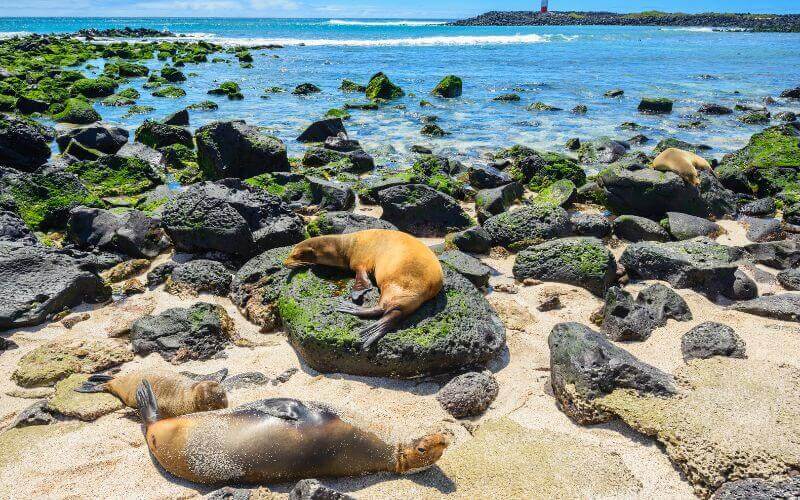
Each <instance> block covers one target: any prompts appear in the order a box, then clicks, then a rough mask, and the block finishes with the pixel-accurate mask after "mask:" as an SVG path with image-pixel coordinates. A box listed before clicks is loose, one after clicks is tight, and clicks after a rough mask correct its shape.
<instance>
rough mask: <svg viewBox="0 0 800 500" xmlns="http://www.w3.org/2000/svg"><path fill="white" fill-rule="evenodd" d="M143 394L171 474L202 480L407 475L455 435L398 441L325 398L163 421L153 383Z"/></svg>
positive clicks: (152, 438)
mask: <svg viewBox="0 0 800 500" xmlns="http://www.w3.org/2000/svg"><path fill="white" fill-rule="evenodd" d="M137 400H138V401H139V402H138V406H139V413H140V415H141V417H142V422H143V424H144V428H145V429H144V430H145V438H146V440H147V446H148V447H149V449H150V452H151V453H152V454H153V456H154V457H155V459H156V460H157V461H158V463H159V464H161V466H162V467H163V468H164V469H166V470H167V471H168V472H170V473H171V474H173V475H175V476H178V477H180V478H183V479H187V480H189V481H193V482H195V483H201V484H241V483H250V484H254V483H257V484H263V483H272V482H282V481H288V480H297V479H306V478H317V477H344V476H359V475H363V474H369V473H373V472H382V471H389V472H396V473H399V474H407V473H412V472H416V471H419V470H422V469H425V468H427V467H430V466H431V465H433V464H434V463H435V462H436V461H437V460H439V458H440V457H441V456H442V453H443V452H444V450H445V448H446V447H447V445H448V443H449V440H448V438H447V436H446V435H444V434H439V433H435V434H430V435H427V436H425V437H422V438H420V439H416V440H414V441H412V442H410V443H407V444H392V443H387V442H385V441H384V440H382V439H381V438H380V437H379V436H378V435H377V434H375V433H373V432H371V431H368V430H365V429H363V428H361V427H358V426H356V425H354V424H353V423H350V422H349V421H346V420H344V418H343V417H342V416H341V415H340V414H339V412H337V411H335V410H333V409H332V408H330V407H328V406H327V405H323V404H320V403H304V402H301V401H297V400H295V399H265V400H261V401H255V402H253V403H249V404H246V405H243V406H240V407H238V408H235V409H229V410H218V411H213V412H205V413H195V414H192V415H185V416H182V417H176V418H168V419H164V420H160V417H159V413H158V412H159V410H158V401H157V399H156V396H155V394H154V393H153V390H152V388H151V387H150V385H149V384H148V383H147V381H144V382H142V385H141V386H140V388H139V390H138V392H137Z"/></svg>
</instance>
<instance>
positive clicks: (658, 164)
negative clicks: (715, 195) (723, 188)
mask: <svg viewBox="0 0 800 500" xmlns="http://www.w3.org/2000/svg"><path fill="white" fill-rule="evenodd" d="M653 168H654V169H656V170H659V171H661V172H673V173H675V174H678V175H679V176H681V178H682V179H683V180H684V181H686V182H687V183H689V184H692V185H694V186H699V185H700V177H699V176H698V175H697V171H698V170H707V171H708V172H709V173H710V174H711V175H713V176H714V177H716V176H717V174H716V172H714V169H713V168H711V165H710V164H709V163H708V162H707V161H706V160H705V158H703V157H701V156H698V155H696V154H694V153H692V152H691V151H684V150H682V149H678V148H667V149H665V150H664V151H662V152H661V154H659V155H658V156H656V159H655V160H653Z"/></svg>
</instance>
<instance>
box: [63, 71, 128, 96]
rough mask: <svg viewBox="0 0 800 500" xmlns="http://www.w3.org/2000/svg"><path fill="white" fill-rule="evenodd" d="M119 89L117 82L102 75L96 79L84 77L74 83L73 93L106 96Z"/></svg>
mask: <svg viewBox="0 0 800 500" xmlns="http://www.w3.org/2000/svg"><path fill="white" fill-rule="evenodd" d="M115 90H117V82H116V81H114V80H112V79H111V78H108V77H105V76H101V77H98V78H95V79H91V78H82V79H80V80H78V81H76V82H75V83H73V84H72V93H73V94H74V95H82V96H83V97H89V98H92V97H106V96H110V95H111V94H113V93H114V91H115Z"/></svg>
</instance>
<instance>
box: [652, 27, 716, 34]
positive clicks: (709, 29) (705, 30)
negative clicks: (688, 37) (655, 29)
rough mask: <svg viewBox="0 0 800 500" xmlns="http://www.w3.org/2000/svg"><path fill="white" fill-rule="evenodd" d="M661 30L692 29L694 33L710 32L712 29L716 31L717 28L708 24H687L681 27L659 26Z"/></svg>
mask: <svg viewBox="0 0 800 500" xmlns="http://www.w3.org/2000/svg"><path fill="white" fill-rule="evenodd" d="M660 30H661V31H694V32H696V33H711V32H713V31H717V28H711V27H708V26H702V27H698V26H694V27H692V26H687V27H683V28H660Z"/></svg>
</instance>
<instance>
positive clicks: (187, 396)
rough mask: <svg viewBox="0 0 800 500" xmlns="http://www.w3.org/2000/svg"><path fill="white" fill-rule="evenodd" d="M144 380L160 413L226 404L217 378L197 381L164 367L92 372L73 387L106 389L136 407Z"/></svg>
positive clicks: (89, 390) (175, 413)
mask: <svg viewBox="0 0 800 500" xmlns="http://www.w3.org/2000/svg"><path fill="white" fill-rule="evenodd" d="M226 374H227V371H226ZM223 378H224V375H223ZM145 380H146V381H147V382H148V383H149V384H150V386H151V387H152V388H153V391H154V392H155V395H156V397H157V398H158V401H159V406H160V411H161V416H163V417H177V416H180V415H188V414H190V413H197V412H201V411H211V410H220V409H222V408H227V407H228V397H227V395H226V394H225V389H224V388H223V387H222V385H221V384H220V383H219V382H218V381H216V380H198V381H196V380H192V379H190V378H188V377H185V376H183V375H180V374H178V373H174V372H170V371H166V370H146V371H145V370H141V371H135V372H131V373H126V374H124V375H117V376H110V375H92V376H91V377H89V381H88V382H87V383H85V384H84V385H83V386H81V387H79V388H77V389H75V390H76V391H77V392H85V393H92V392H107V393H110V394H113V395H114V396H116V397H118V398H119V399H120V400H121V401H122V402H123V403H125V405H126V406H128V407H130V408H137V407H138V406H137V402H136V391H137V389H138V388H139V386H140V385H141V383H142V381H145Z"/></svg>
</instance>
